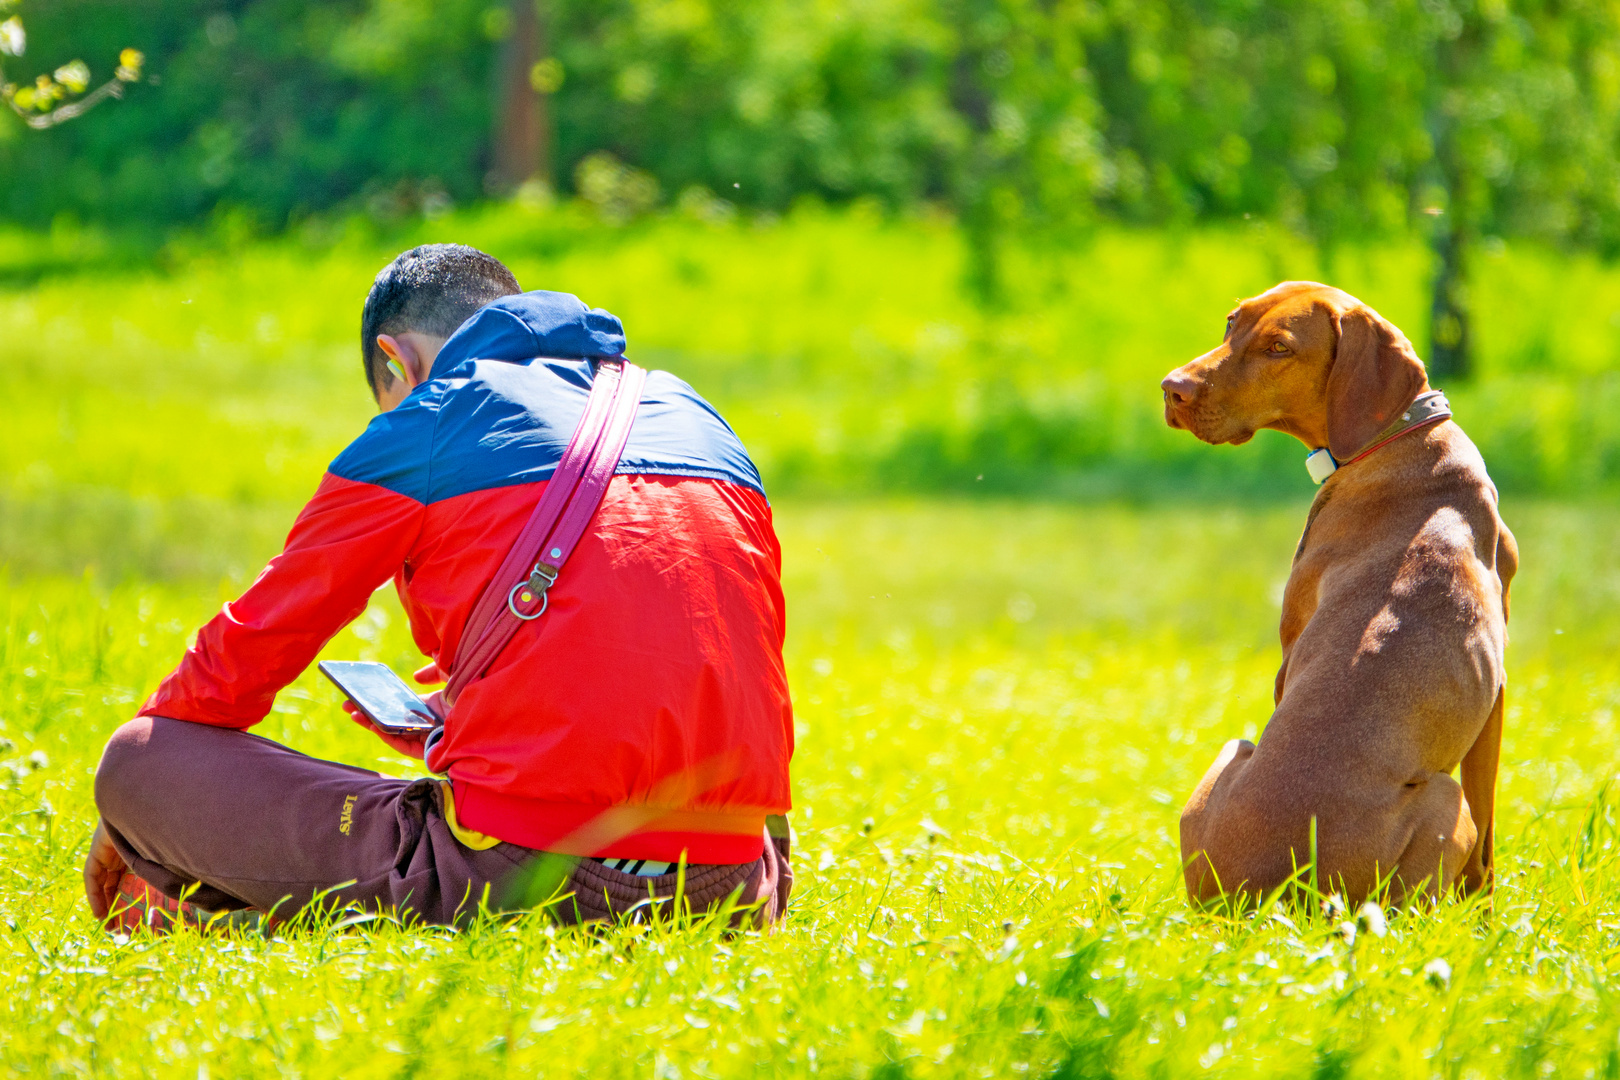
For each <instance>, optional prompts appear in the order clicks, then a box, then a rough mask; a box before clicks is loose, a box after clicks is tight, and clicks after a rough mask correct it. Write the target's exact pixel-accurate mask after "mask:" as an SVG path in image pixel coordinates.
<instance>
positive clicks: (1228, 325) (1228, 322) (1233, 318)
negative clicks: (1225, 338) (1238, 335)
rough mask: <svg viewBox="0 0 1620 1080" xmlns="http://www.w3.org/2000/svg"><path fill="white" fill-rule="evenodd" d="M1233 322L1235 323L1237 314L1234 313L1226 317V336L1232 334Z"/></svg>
mask: <svg viewBox="0 0 1620 1080" xmlns="http://www.w3.org/2000/svg"><path fill="white" fill-rule="evenodd" d="M1235 322H1237V312H1235V311H1234V312H1232V314H1230V315H1228V316H1227V317H1226V332H1227V333H1228V334H1230V333H1231V332H1232V324H1233V323H1235Z"/></svg>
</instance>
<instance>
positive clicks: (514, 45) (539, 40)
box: [490, 0, 551, 193]
mask: <svg viewBox="0 0 1620 1080" xmlns="http://www.w3.org/2000/svg"><path fill="white" fill-rule="evenodd" d="M538 5H539V0H511V13H512V22H511V30H510V32H509V33H508V34H507V37H506V41H505V43H504V44H503V45H502V47H501V58H500V68H499V83H498V90H497V93H498V100H497V102H496V110H495V132H494V141H495V148H494V149H495V153H494V167H493V169H492V170H491V171H490V187H491V188H492V189H493V190H495V191H497V192H501V193H505V192H510V191H512V190H514V189H515V188H517V187H518V186H519V185H520V184H522V183H524V182H525V181H528V180H539V181H541V182H543V183H545V184H548V185H549V184H550V183H551V117H550V114H549V110H548V109H547V107H546V106H547V101H546V95H544V94H542V93H540V92H539V91H538V90H537V89H535V85H534V71H535V65H536V64H538V63H539V62H540V60H541V59H542V58H543V57H544V56H545V54H546V39H545V26H544V24H542V22H541V21H540V12H539V6H538Z"/></svg>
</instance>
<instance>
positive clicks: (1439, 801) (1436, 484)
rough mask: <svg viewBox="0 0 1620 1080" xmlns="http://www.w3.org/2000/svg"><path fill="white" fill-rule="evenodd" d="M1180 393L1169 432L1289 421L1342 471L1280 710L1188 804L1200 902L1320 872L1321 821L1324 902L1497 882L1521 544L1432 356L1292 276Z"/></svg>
mask: <svg viewBox="0 0 1620 1080" xmlns="http://www.w3.org/2000/svg"><path fill="white" fill-rule="evenodd" d="M1163 388H1164V403H1165V420H1166V422H1167V423H1168V424H1169V425H1170V426H1171V427H1177V428H1185V429H1186V430H1188V431H1190V432H1192V433H1193V434H1194V435H1196V436H1198V438H1200V439H1203V440H1204V441H1205V442H1210V443H1243V442H1247V441H1248V440H1249V439H1250V438H1251V437H1252V436H1253V435H1254V433H1255V431H1256V430H1258V429H1260V428H1274V429H1276V430H1278V431H1284V432H1287V433H1288V434H1290V435H1293V436H1295V437H1296V438H1298V439H1299V440H1300V441H1302V442H1303V443H1305V445H1306V446H1307V447H1311V448H1312V449H1316V448H1321V447H1326V448H1328V449H1329V450H1331V452H1332V456H1333V458H1334V459H1336V460H1337V462H1339V463H1342V464H1341V465H1340V466H1339V468H1338V471H1336V472H1333V473H1332V475H1330V476H1328V478H1327V480H1326V482H1325V483H1324V484H1323V485H1322V489H1321V491H1320V492H1319V493H1318V494H1317V496H1316V501H1315V503H1314V504H1312V506H1311V511H1310V516H1309V517H1308V518H1307V519H1306V522H1305V532H1304V535H1303V536H1301V537H1300V541H1299V547H1298V549H1297V550H1296V551H1295V552H1294V567H1293V573H1292V574H1291V575H1290V576H1289V579H1288V587H1287V590H1286V591H1285V592H1284V594H1283V610H1282V653H1283V663H1282V670H1280V671H1279V672H1278V673H1277V689H1276V702H1277V708H1276V711H1275V712H1274V713H1272V716H1271V721H1270V723H1269V724H1267V726H1266V730H1265V733H1264V735H1262V737H1261V738H1260V741H1259V744H1258V745H1256V744H1254V743H1251V742H1248V741H1246V740H1243V739H1235V740H1233V741H1231V742H1229V743H1227V744H1226V746H1225V747H1224V748H1223V749H1222V750H1221V752H1220V754H1219V756H1217V757H1216V759H1215V763H1214V764H1213V765H1211V766H1210V769H1209V771H1208V772H1207V773H1205V774H1204V778H1203V779H1202V780H1201V781H1199V784H1198V787H1197V788H1196V789H1195V790H1194V791H1193V793H1192V797H1191V798H1190V799H1189V800H1188V801H1187V806H1186V808H1185V809H1184V810H1183V811H1182V813H1181V854H1182V858H1183V860H1184V865H1185V867H1186V879H1187V891H1188V893H1189V895H1190V896H1191V897H1192V899H1193V900H1194V902H1197V903H1205V902H1209V901H1212V900H1215V899H1216V898H1218V897H1220V896H1222V895H1223V894H1225V895H1236V896H1242V897H1254V896H1256V895H1259V894H1262V893H1265V892H1267V891H1269V890H1271V889H1273V888H1275V887H1277V886H1278V885H1280V884H1283V883H1284V882H1286V881H1287V879H1288V878H1289V876H1290V875H1291V874H1293V873H1294V871H1295V868H1296V866H1298V867H1303V866H1305V865H1306V864H1307V863H1308V862H1310V860H1311V843H1312V837H1311V832H1312V828H1313V822H1314V829H1315V846H1316V871H1317V875H1318V880H1319V882H1320V883H1321V886H1322V888H1323V889H1324V890H1332V889H1339V890H1343V892H1344V893H1345V894H1346V895H1347V896H1348V897H1351V898H1354V899H1355V900H1356V901H1357V902H1359V901H1360V900H1361V899H1362V898H1364V897H1366V896H1368V895H1369V894H1371V893H1373V892H1374V891H1375V890H1376V889H1377V888H1378V886H1379V882H1380V881H1381V879H1390V878H1392V879H1393V880H1392V886H1391V896H1392V898H1393V899H1395V900H1396V901H1397V902H1400V901H1404V900H1406V899H1408V898H1410V897H1412V896H1414V895H1416V894H1419V893H1422V894H1427V895H1429V896H1436V895H1438V894H1439V892H1440V891H1441V890H1442V889H1444V888H1447V887H1449V886H1451V885H1453V884H1459V885H1461V886H1462V887H1463V888H1465V889H1467V890H1470V891H1471V890H1475V889H1480V888H1486V889H1488V888H1489V887H1490V884H1491V877H1492V855H1491V840H1492V818H1493V813H1494V809H1495V799H1496V769H1497V758H1498V755H1499V751H1500V746H1501V737H1502V698H1503V685H1504V681H1505V679H1504V672H1503V664H1502V651H1503V647H1504V645H1505V644H1506V638H1507V631H1506V627H1507V607H1508V583H1509V582H1510V581H1511V580H1512V578H1513V572H1514V570H1515V569H1516V568H1517V567H1518V551H1517V548H1516V546H1515V544H1514V541H1513V534H1512V533H1510V532H1509V531H1508V528H1507V526H1506V525H1504V524H1503V523H1502V519H1501V518H1500V517H1499V516H1498V514H1497V497H1496V488H1495V486H1494V485H1493V484H1492V483H1491V480H1490V477H1489V476H1487V475H1486V473H1485V462H1484V461H1483V460H1482V459H1481V458H1480V455H1479V451H1478V450H1476V449H1475V448H1474V444H1473V443H1472V442H1470V441H1469V439H1468V436H1466V435H1464V434H1463V432H1462V429H1461V428H1459V427H1458V426H1457V425H1456V424H1454V423H1452V422H1451V421H1450V420H1449V419H1448V417H1449V416H1450V412H1449V409H1448V408H1447V407H1446V405H1445V400H1444V398H1443V397H1442V396H1441V395H1439V394H1435V393H1432V392H1430V390H1429V382H1428V377H1427V375H1426V373H1425V372H1424V368H1423V362H1422V361H1420V360H1419V359H1418V358H1417V355H1416V353H1414V352H1413V350H1412V346H1411V344H1410V343H1409V342H1408V341H1407V340H1406V337H1405V335H1403V334H1402V333H1401V332H1400V331H1399V330H1398V329H1396V328H1395V327H1394V326H1393V325H1391V324H1390V323H1389V322H1388V321H1387V320H1385V319H1383V318H1382V317H1380V316H1379V314H1378V313H1377V312H1376V311H1373V310H1372V309H1371V308H1369V307H1368V306H1367V305H1365V304H1363V303H1361V302H1360V301H1359V300H1357V299H1356V298H1355V297H1353V296H1350V295H1348V294H1346V293H1343V292H1340V291H1339V290H1337V289H1332V288H1329V287H1327V286H1326V285H1318V284H1316V283H1314V282H1302V281H1290V282H1284V283H1283V284H1281V285H1278V286H1277V287H1275V288H1273V289H1271V290H1269V291H1267V292H1264V293H1262V294H1260V295H1259V296H1256V297H1254V298H1252V299H1249V300H1245V301H1243V302H1242V303H1241V304H1239V305H1238V307H1237V308H1236V310H1234V311H1233V312H1232V313H1231V314H1230V315H1229V316H1227V321H1226V337H1225V340H1223V341H1222V342H1221V344H1220V345H1218V346H1217V347H1216V348H1214V349H1212V350H1211V351H1209V352H1207V353H1205V354H1204V355H1203V356H1200V357H1199V358H1198V359H1196V360H1194V361H1192V362H1191V363H1189V364H1185V365H1183V366H1182V367H1179V368H1177V369H1176V370H1175V371H1172V372H1171V373H1170V374H1169V376H1167V377H1166V378H1165V380H1164V383H1163ZM1313 456H1315V455H1313ZM1317 460H1318V461H1319V462H1327V458H1326V456H1325V455H1323V456H1320V457H1317ZM1327 467H1328V468H1331V464H1329V465H1328V466H1327ZM1323 471H1326V469H1324V470H1323ZM1459 763H1460V764H1461V766H1462V783H1461V784H1458V782H1457V781H1456V780H1454V779H1452V776H1451V773H1452V770H1454V769H1456V768H1457V766H1458V765H1459Z"/></svg>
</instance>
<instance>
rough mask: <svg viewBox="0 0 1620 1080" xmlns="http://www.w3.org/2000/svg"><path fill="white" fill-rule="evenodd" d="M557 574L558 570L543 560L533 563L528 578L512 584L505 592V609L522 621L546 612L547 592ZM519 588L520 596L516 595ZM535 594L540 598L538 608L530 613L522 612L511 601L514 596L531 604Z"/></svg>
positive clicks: (555, 579) (534, 618)
mask: <svg viewBox="0 0 1620 1080" xmlns="http://www.w3.org/2000/svg"><path fill="white" fill-rule="evenodd" d="M557 574H558V570H557V568H556V567H555V566H547V565H546V564H545V563H543V562H537V563H535V564H534V570H533V571H531V572H530V574H529V579H528V580H527V581H520V582H518V583H517V584H516V585H514V586H512V591H511V592H509V593H507V594H506V610H507V611H510V612H511V613H512V614H514V615H516V616H517V617H518V618H520V619H522V620H523V621H524V622H533V621H534V620H536V619H538V618H539V617H540V616H542V615H544V614H545V613H546V608H547V606H549V605H550V603H551V598H550V596H549V593H550V591H551V586H552V585H553V584H555V583H556V581H557ZM519 589H522V590H523V595H522V596H518V590H519ZM536 596H538V597H539V598H540V610H539V611H536V612H535V613H534V614H532V615H525V614H523V612H521V611H519V610H518V609H517V605H516V604H515V603H513V602H512V601H513V600H514V598H515V599H517V600H521V601H523V603H525V604H532V603H534V598H535V597H536Z"/></svg>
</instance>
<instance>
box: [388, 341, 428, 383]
mask: <svg viewBox="0 0 1620 1080" xmlns="http://www.w3.org/2000/svg"><path fill="white" fill-rule="evenodd" d="M377 348H379V349H381V350H382V353H383V355H384V356H386V357H388V367H389V368H390V369H397V370H394V371H393V372H392V374H393V375H394V377H395V378H403V379H404V380H405V385H406V386H407V387H409V388H410V389H412V390H414V389H416V385H417V384H418V383H420V382H424V381H426V379H427V372H425V371H423V370H422V367H423V365H422V358H421V357H420V356H418V355H417V352H416V350H415V349H413V348H412V347H411V343H410V341H409V340H408V339H401V338H396V337H394V336H393V335H392V334H378V335H377Z"/></svg>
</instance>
